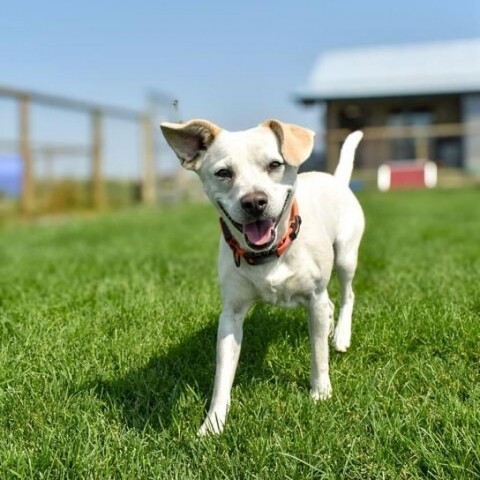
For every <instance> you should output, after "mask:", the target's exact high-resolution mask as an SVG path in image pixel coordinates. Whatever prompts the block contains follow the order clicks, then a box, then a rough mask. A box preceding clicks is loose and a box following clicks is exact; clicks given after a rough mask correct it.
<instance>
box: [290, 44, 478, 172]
mask: <svg viewBox="0 0 480 480" xmlns="http://www.w3.org/2000/svg"><path fill="white" fill-rule="evenodd" d="M296 98H297V100H298V101H299V102H301V103H302V104H304V105H313V106H317V107H319V108H320V111H321V112H323V125H322V128H321V130H324V131H325V144H326V159H327V160H326V162H327V169H328V170H332V168H333V167H334V165H335V164H336V162H337V158H338V153H339V148H340V145H341V142H342V140H343V139H344V138H345V136H346V134H347V133H348V132H349V131H352V130H355V129H362V130H363V131H364V133H365V139H364V142H363V144H362V147H361V148H360V150H359V152H358V164H359V166H360V167H361V168H362V167H363V168H376V167H378V166H379V165H380V164H382V163H385V162H390V161H392V162H395V161H405V160H433V161H435V162H436V163H437V164H438V165H439V166H440V167H454V168H458V169H463V170H464V171H466V172H473V173H480V38H479V39H469V40H455V41H442V42H435V43H426V44H409V45H399V46H376V47H368V48H354V49H347V50H338V51H331V52H327V53H325V54H323V55H321V56H320V58H319V59H318V61H317V63H316V65H315V66H314V69H313V72H312V74H311V76H310V78H309V79H308V82H307V84H306V86H305V87H304V88H302V89H300V90H299V91H298V92H297V94H296Z"/></svg>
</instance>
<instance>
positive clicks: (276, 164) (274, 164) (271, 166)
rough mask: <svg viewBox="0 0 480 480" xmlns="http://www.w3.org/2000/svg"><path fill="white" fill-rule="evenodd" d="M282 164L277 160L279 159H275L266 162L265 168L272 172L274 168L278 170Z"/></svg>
mask: <svg viewBox="0 0 480 480" xmlns="http://www.w3.org/2000/svg"><path fill="white" fill-rule="evenodd" d="M282 165H283V163H282V162H279V161H277V160H274V161H273V162H270V163H269V164H268V167H267V170H268V171H269V172H273V171H275V170H278V169H279V168H280V167H281V166H282Z"/></svg>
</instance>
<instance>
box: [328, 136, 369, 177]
mask: <svg viewBox="0 0 480 480" xmlns="http://www.w3.org/2000/svg"><path fill="white" fill-rule="evenodd" d="M362 137H363V133H362V132H361V131H360V130H357V131H356V132H353V133H351V134H350V135H349V136H348V137H347V138H346V139H345V142H343V145H342V150H341V151H340V160H339V161H338V165H337V168H336V169H335V173H334V176H335V178H338V180H339V181H340V182H342V183H343V184H344V185H348V184H349V183H350V177H351V176H352V170H353V160H354V158H355V150H356V149H357V147H358V144H359V143H360V140H361V139H362Z"/></svg>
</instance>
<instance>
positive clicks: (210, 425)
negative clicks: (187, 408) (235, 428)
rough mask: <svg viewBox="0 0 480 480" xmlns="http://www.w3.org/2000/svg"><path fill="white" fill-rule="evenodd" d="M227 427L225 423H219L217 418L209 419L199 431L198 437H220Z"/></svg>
mask: <svg viewBox="0 0 480 480" xmlns="http://www.w3.org/2000/svg"><path fill="white" fill-rule="evenodd" d="M224 427H225V421H219V419H218V418H217V417H214V418H211V417H209V416H208V417H207V418H206V419H205V421H204V422H203V423H202V425H201V427H200V428H199V429H198V432H197V435H198V436H199V437H206V436H207V435H220V434H221V433H222V432H223V428H224Z"/></svg>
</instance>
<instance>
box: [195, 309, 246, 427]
mask: <svg viewBox="0 0 480 480" xmlns="http://www.w3.org/2000/svg"><path fill="white" fill-rule="evenodd" d="M249 307H250V304H248V305H245V304H244V305H241V306H238V307H233V306H231V305H230V304H226V305H224V307H223V310H222V313H221V315H220V321H219V325H218V335H217V366H216V372H215V385H214V387H213V396H212V402H211V404H210V409H209V410H208V414H207V418H206V419H205V421H204V422H203V424H202V426H201V427H200V430H199V434H200V435H206V434H208V433H221V432H222V430H223V427H224V425H225V420H226V417H227V412H228V407H229V405H230V391H231V389H232V384H233V379H234V377H235V371H236V369H237V364H238V358H239V356H240V348H241V345H242V335H243V320H244V319H245V315H246V314H247V311H248V309H249Z"/></svg>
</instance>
